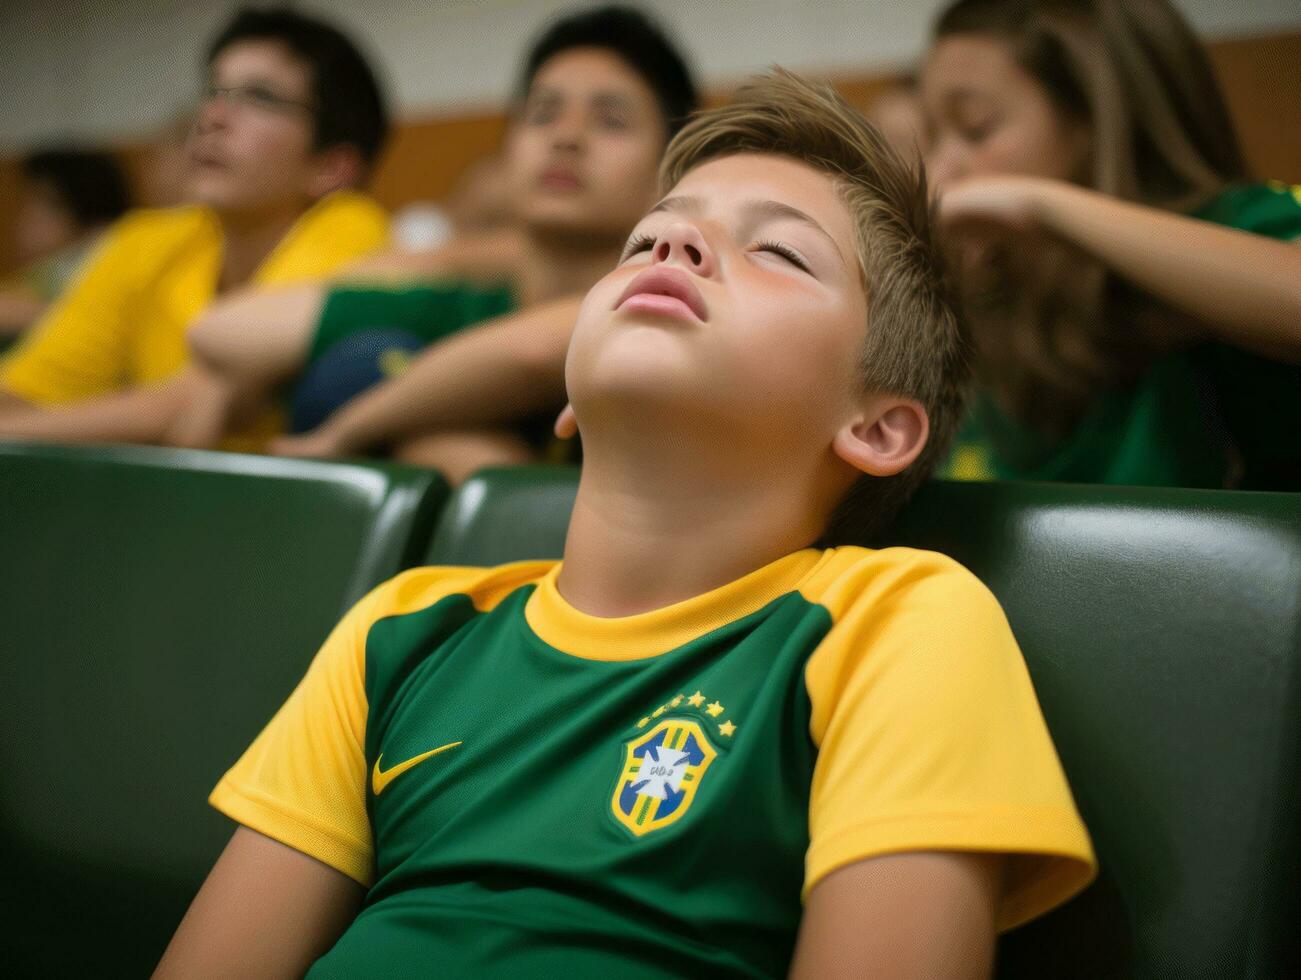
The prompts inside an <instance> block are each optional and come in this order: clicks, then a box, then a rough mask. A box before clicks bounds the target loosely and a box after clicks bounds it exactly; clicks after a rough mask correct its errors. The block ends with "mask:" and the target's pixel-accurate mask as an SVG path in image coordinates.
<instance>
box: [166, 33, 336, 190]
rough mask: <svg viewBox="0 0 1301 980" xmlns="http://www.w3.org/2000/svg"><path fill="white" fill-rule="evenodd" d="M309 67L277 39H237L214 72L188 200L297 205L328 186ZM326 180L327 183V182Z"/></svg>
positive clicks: (194, 148)
mask: <svg viewBox="0 0 1301 980" xmlns="http://www.w3.org/2000/svg"><path fill="white" fill-rule="evenodd" d="M313 112H314V110H313V107H312V84H311V69H310V67H309V66H308V65H307V64H306V63H305V62H303V61H302V60H300V59H298V58H296V57H294V56H293V55H292V54H291V53H290V52H289V51H288V50H287V49H286V48H285V47H284V46H283V45H281V44H279V43H278V42H276V41H272V40H265V41H264V40H247V41H236V42H234V43H232V44H231V45H229V46H228V47H226V48H225V49H224V50H222V51H221V52H220V53H219V54H218V55H217V57H216V58H215V59H214V60H213V62H212V65H211V67H210V70H209V78H208V87H207V89H206V92H205V96H204V99H203V102H202V103H201V105H200V107H199V111H198V113H197V115H196V118H195V123H194V130H193V132H192V133H191V136H190V141H189V153H190V164H191V166H190V168H189V187H188V188H187V190H188V194H187V197H188V198H189V199H191V200H195V201H198V202H199V203H202V204H207V205H209V206H210V207H213V208H216V209H217V210H218V211H229V212H249V211H259V210H264V209H268V208H272V209H280V208H283V207H285V206H299V205H302V204H305V203H307V202H309V201H310V200H312V199H313V198H316V197H319V196H321V195H322V194H324V193H326V192H327V191H329V190H333V189H334V187H333V186H329V184H328V175H327V174H325V173H324V171H325V170H326V169H328V167H327V165H326V160H325V158H326V157H327V156H329V154H328V153H317V152H315V151H314V150H313V147H312V143H313V139H314V134H315V120H314V116H313ZM323 179H324V180H323Z"/></svg>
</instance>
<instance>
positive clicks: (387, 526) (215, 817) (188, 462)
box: [0, 445, 445, 976]
mask: <svg viewBox="0 0 1301 980" xmlns="http://www.w3.org/2000/svg"><path fill="white" fill-rule="evenodd" d="M444 498H445V488H444V485H443V483H442V482H441V480H439V478H438V477H437V476H435V475H434V474H431V473H428V472H425V471H418V470H414V469H409V468H403V467H379V466H360V465H337V464H325V463H312V462H298V461H291V460H280V459H271V458H265V457H251V456H238V455H233V454H225V453H202V452H176V451H166V450H152V449H145V448H132V447H120V448H119V447H113V448H98V449H71V448H57V447H42V446H17V445H0V583H2V584H0V622H3V623H4V630H3V637H4V639H3V652H2V653H0V691H3V692H4V702H5V705H6V711H5V712H4V713H3V715H2V716H0V860H4V862H5V865H4V867H5V872H4V873H3V874H0V879H3V881H4V884H3V885H0V894H4V893H5V892H7V893H8V894H7V895H5V898H6V901H4V902H2V903H0V904H3V905H6V906H8V905H11V904H12V905H13V906H14V911H13V912H7V913H6V920H7V921H6V922H5V929H6V931H7V932H8V931H10V930H12V933H13V942H12V943H11V942H6V943H5V945H6V946H7V947H9V950H7V957H8V958H7V968H8V967H9V966H12V965H13V963H12V957H13V956H16V957H17V961H18V962H19V963H23V966H24V967H26V966H29V965H30V966H32V967H33V968H34V969H35V970H36V972H38V973H40V974H42V975H50V974H52V973H53V974H67V975H92V974H94V975H103V972H104V969H105V966H106V964H107V965H109V966H115V967H119V968H120V971H121V973H122V974H123V975H131V976H142V975H145V974H146V973H147V972H148V971H149V970H150V969H151V968H152V966H153V963H154V962H156V960H157V957H158V956H159V955H160V954H161V952H162V949H163V946H164V945H165V944H166V942H167V939H168V938H169V937H170V935H171V932H172V931H173V930H174V929H175V927H176V924H177V922H179V920H180V917H181V915H182V914H183V913H184V911H185V908H186V905H187V904H188V902H189V900H190V898H191V897H192V896H193V894H194V892H195V890H196V889H197V887H198V885H199V884H200V883H201V882H202V879H203V876H204V874H205V873H206V872H207V870H208V869H209V868H210V867H211V866H212V863H213V861H214V860H215V858H216V857H217V855H218V854H219V853H220V849H221V847H222V845H223V844H224V842H225V841H226V840H227V839H228V838H229V836H230V834H231V830H232V828H231V825H230V823H229V821H228V820H226V819H225V818H224V817H222V816H221V815H220V814H218V813H216V811H214V810H212V809H211V808H210V807H208V806H207V805H206V802H205V801H206V797H207V794H208V791H209V790H210V789H211V788H212V786H213V785H215V783H216V781H217V780H218V779H219V778H220V776H221V774H222V773H223V772H224V771H225V769H226V768H227V767H229V766H230V765H231V764H232V763H233V762H234V761H235V759H236V758H237V757H238V756H239V754H240V752H241V751H242V750H243V748H244V747H245V746H247V745H248V743H249V742H250V741H251V740H252V739H253V737H254V736H255V735H256V734H257V732H258V731H259V730H260V728H261V726H262V725H264V724H265V723H266V722H267V721H268V720H269V719H270V717H271V715H272V714H273V713H274V712H275V710H276V708H277V707H278V706H279V705H280V703H281V702H282V701H283V700H284V698H285V697H286V696H287V695H288V693H289V692H290V691H291V690H292V688H293V686H294V685H295V683H296V682H297V681H298V679H299V678H300V677H301V676H302V673H303V671H304V669H305V667H306V665H307V663H308V661H309V660H310V658H311V656H312V655H313V653H314V652H315V651H316V649H317V647H318V646H319V645H320V643H321V641H322V640H323V639H324V638H325V636H326V634H327V632H328V631H329V629H330V628H331V627H332V626H333V624H334V623H335V621H336V620H337V619H338V618H339V616H340V615H341V613H342V612H343V611H344V610H345V609H346V608H347V607H348V606H350V605H351V604H352V603H353V602H354V601H356V600H357V599H358V598H360V597H361V596H362V595H363V594H364V593H365V592H366V591H368V590H369V589H370V588H371V587H373V586H374V585H376V584H377V583H378V582H380V581H382V580H383V579H385V578H388V577H390V576H391V575H393V574H395V573H397V572H398V571H400V570H401V569H402V568H403V567H406V566H407V565H409V564H410V560H411V558H412V557H413V552H412V544H413V541H415V540H420V541H421V542H422V543H423V542H425V541H427V540H428V535H429V533H430V531H431V528H432V524H433V520H434V516H435V512H436V510H437V508H438V505H439V504H440V503H441V502H442V500H443V499H444ZM70 921H76V922H77V923H78V925H77V929H78V934H77V941H76V942H69V941H68V939H69V935H68V929H69V922H70ZM93 936H98V937H100V939H102V943H98V942H96V941H95V940H94V939H92V938H91V937H93ZM24 955H30V956H31V957H33V958H36V959H33V962H32V963H30V964H29V963H26V962H25V961H24V960H23V957H24ZM82 956H88V957H90V959H88V960H84V961H83V960H81V959H79V958H78V957H82ZM38 966H39V969H36V968H37V967H38ZM18 973H19V974H22V975H26V971H25V969H18Z"/></svg>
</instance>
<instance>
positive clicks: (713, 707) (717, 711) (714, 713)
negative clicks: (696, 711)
mask: <svg viewBox="0 0 1301 980" xmlns="http://www.w3.org/2000/svg"><path fill="white" fill-rule="evenodd" d="M705 710H706V711H708V712H709V716H710V717H711V718H717V717H718V716H719V715H721V714H722V713H723V712H724V711H725V710H726V709H725V708H724V707H723V706H722V705H721V704H719V703H718V702H717V701H713V702H711V703H710V704H708V705H706V706H705Z"/></svg>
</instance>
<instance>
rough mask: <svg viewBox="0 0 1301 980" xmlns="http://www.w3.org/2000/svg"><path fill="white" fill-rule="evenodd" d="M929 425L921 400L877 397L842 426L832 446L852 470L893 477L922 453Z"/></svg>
mask: <svg viewBox="0 0 1301 980" xmlns="http://www.w3.org/2000/svg"><path fill="white" fill-rule="evenodd" d="M930 428H931V427H930V420H929V419H928V418H927V417H926V409H924V408H923V407H922V405H921V403H920V402H918V401H915V400H913V399H911V398H898V397H883V398H878V399H875V400H874V401H873V402H872V404H871V406H870V408H869V410H868V411H866V412H864V413H862V414H860V415H858V416H857V417H856V418H854V419H852V420H851V421H849V422H847V423H846V424H845V425H843V426H841V428H840V430H839V431H838V432H837V433H836V437H835V439H833V440H832V443H831V448H832V450H833V451H834V452H835V454H836V455H837V456H839V457H840V458H841V459H843V460H844V461H845V462H846V463H848V464H849V465H850V466H852V467H854V469H856V470H860V471H862V472H864V473H866V474H868V475H869V476H894V475H895V474H896V473H902V472H903V471H904V470H905V469H907V468H908V467H909V466H911V465H912V463H913V461H914V460H915V459H916V458H917V457H918V456H919V455H920V454H921V451H922V449H924V448H925V446H926V438H927V436H929V435H930Z"/></svg>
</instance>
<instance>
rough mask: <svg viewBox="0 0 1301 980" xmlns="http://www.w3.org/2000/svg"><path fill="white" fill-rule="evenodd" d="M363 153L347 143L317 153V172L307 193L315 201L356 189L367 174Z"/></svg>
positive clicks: (309, 182) (309, 184) (310, 180)
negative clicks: (362, 157)
mask: <svg viewBox="0 0 1301 980" xmlns="http://www.w3.org/2000/svg"><path fill="white" fill-rule="evenodd" d="M365 169H366V168H365V164H364V163H363V162H362V159H361V151H359V150H358V149H357V148H356V147H355V146H350V145H349V144H347V143H338V144H336V145H334V146H327V147H326V148H325V149H323V150H318V151H317V153H316V171H315V172H314V173H313V174H312V176H311V178H310V179H309V180H308V184H307V193H308V196H310V197H311V198H313V199H317V198H322V197H324V196H325V195H326V194H329V193H331V192H332V191H338V190H343V189H344V188H345V187H355V186H357V185H358V184H360V183H361V178H362V176H363V174H364V173H365Z"/></svg>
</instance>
